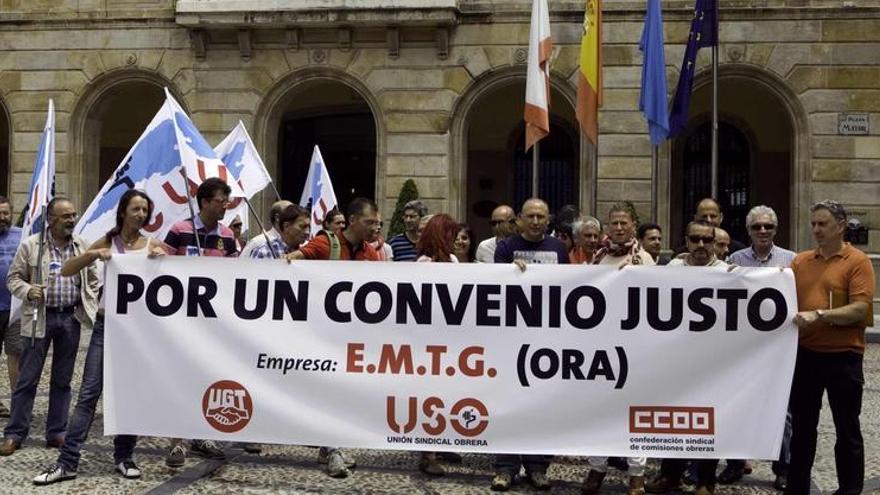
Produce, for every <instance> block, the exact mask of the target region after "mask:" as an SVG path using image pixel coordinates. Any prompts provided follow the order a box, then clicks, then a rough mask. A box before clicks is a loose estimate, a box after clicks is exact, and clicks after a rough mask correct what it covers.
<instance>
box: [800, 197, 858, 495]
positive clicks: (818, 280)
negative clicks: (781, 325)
mask: <svg viewBox="0 0 880 495" xmlns="http://www.w3.org/2000/svg"><path fill="white" fill-rule="evenodd" d="M810 225H811V227H812V232H813V238H814V239H815V240H816V249H813V250H810V251H804V252H802V253H799V254H798V255H797V257H795V259H794V261H792V262H791V269H792V271H794V280H795V285H796V287H797V298H798V311H799V312H798V314H797V315H795V318H794V323H795V324H796V325H797V326H798V350H797V360H796V361H795V367H794V378H793V381H792V385H791V399H790V400H791V402H790V405H791V423H792V431H793V432H792V437H791V467H790V469H789V473H788V488H787V489H786V490H785V493H786V494H791V495H801V494H804V495H806V494H809V493H810V472H811V470H812V468H813V461H814V458H815V457H816V438H817V432H816V428H817V426H818V424H819V411H820V410H821V408H822V395H823V394H824V392H825V391H826V390H827V391H828V405H829V406H830V408H831V415H832V416H833V417H834V430H835V433H836V435H837V438H836V441H835V445H834V461H835V465H836V466H837V483H838V488H837V491H836V492H834V493H837V494H839V495H850V494H858V493H862V489H863V488H864V481H865V445H864V440H863V439H862V429H861V425H860V423H859V416H860V415H861V412H862V392H863V389H864V386H865V375H864V370H863V356H864V353H865V327H866V326H870V325H871V324H872V323H873V322H872V321H871V320H873V318H872V316H873V311H872V308H871V301H872V300H873V299H874V289H875V287H874V269H873V267H872V266H871V260H870V259H868V256H867V255H866V254H865V253H863V252H861V251H859V250H858V249H856V248H854V247H852V246H851V245H850V244H849V243H848V242H844V240H843V234H844V232H845V231H846V210H845V209H844V208H843V205H841V204H840V203H838V202H836V201H830V200H826V201H822V202H820V203H816V204H815V205H813V206H812V208H810Z"/></svg>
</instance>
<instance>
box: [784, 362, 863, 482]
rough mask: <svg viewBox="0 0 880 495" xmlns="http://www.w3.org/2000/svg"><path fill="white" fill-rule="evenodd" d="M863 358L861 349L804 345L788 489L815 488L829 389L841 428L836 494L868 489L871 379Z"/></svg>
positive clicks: (795, 389)
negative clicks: (865, 432)
mask: <svg viewBox="0 0 880 495" xmlns="http://www.w3.org/2000/svg"><path fill="white" fill-rule="evenodd" d="M862 362H863V356H862V355H861V354H859V353H856V352H824V353H823V352H814V351H811V350H809V349H806V348H804V347H799V348H798V353H797V362H796V364H795V367H794V380H793V382H792V386H791V426H792V437H791V465H790V466H789V470H788V489H787V490H786V491H785V493H786V494H790V495H801V494H804V495H806V494H809V493H810V474H811V471H812V469H813V461H814V460H815V458H816V439H817V436H818V435H817V427H818V425H819V411H820V410H821V409H822V394H823V393H824V392H825V391H826V390H827V391H828V405H829V406H830V407H831V416H832V418H833V419H834V430H835V432H836V433H837V439H836V442H835V444H834V462H835V465H836V467H837V484H838V490H837V491H836V492H835V493H837V494H839V495H852V494H858V493H861V492H862V488H863V486H864V482H865V447H864V442H863V440H862V430H861V425H860V423H859V415H860V414H861V411H862V391H863V388H864V384H865V378H864V372H863V368H862Z"/></svg>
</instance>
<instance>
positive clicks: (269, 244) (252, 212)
mask: <svg viewBox="0 0 880 495" xmlns="http://www.w3.org/2000/svg"><path fill="white" fill-rule="evenodd" d="M242 199H244V204H246V205H247V207H248V210H250V212H251V214H252V215H253V216H254V219H255V220H256V221H257V225H258V226H259V227H260V232H262V233H263V237H265V238H266V245H268V246H269V251H270V252H271V253H272V257H273V258H275V259H278V253H276V252H275V246H273V245H272V239H269V234H268V233H267V232H266V228H265V227H264V226H263V221H262V220H260V216H259V215H257V212H256V211H255V210H254V207H253V205H251V202H250V201H249V200H248V199H247V197H243V198H242Z"/></svg>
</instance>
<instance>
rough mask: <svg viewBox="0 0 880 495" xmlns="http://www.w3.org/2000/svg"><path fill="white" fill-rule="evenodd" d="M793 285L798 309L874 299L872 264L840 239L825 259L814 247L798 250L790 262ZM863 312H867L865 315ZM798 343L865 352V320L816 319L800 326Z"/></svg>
mask: <svg viewBox="0 0 880 495" xmlns="http://www.w3.org/2000/svg"><path fill="white" fill-rule="evenodd" d="M791 269H792V270H793V271H794V280H795V285H796V287H797V298H798V310H800V311H812V310H816V309H834V308H833V307H832V306H833V304H832V301H837V302H838V304H837V305H838V307H839V306H840V305H846V304H851V303H854V302H858V301H861V302H866V303H868V311H871V301H872V300H873V299H874V268H873V267H872V266H871V260H870V259H868V256H867V255H866V254H865V253H863V252H861V251H859V250H858V249H856V248H854V247H852V246H851V245H850V244H849V243H844V245H843V247H842V248H841V249H840V251H838V252H837V253H835V254H834V255H833V256H831V257H830V258H828V259H825V258H824V257H823V256H822V254H821V253H820V252H819V250H818V249H815V250H812V251H804V252H802V253H798V255H797V257H795V259H794V261H792V263H791ZM866 316H867V315H866ZM799 337H800V339H799V343H800V345H802V346H804V347H806V348H807V349H810V350H811V351H816V352H846V351H854V352H858V353H860V354H861V353H864V352H865V324H864V323H863V322H859V323H857V324H855V325H847V326H840V325H831V324H828V323H825V322H822V321H817V322H815V323H813V324H811V325H809V326H806V327H803V328H801V329H800V334H799Z"/></svg>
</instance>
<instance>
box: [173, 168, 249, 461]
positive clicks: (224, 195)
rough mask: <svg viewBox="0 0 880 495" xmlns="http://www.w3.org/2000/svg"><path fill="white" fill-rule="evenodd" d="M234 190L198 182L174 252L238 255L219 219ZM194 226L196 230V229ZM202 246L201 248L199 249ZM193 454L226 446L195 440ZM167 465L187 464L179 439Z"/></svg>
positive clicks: (207, 454) (217, 453)
mask: <svg viewBox="0 0 880 495" xmlns="http://www.w3.org/2000/svg"><path fill="white" fill-rule="evenodd" d="M231 192H232V189H230V187H229V186H228V185H227V184H226V182H224V181H223V180H222V179H218V178H217V177H211V178H209V179H206V180H205V181H204V182H202V183H201V184H200V185H199V189H198V191H196V201H197V202H198V205H199V213H198V215H195V216H194V217H193V218H191V219H186V220H181V221H179V222H177V223H175V224H174V225H172V226H171V230H169V231H168V234H166V236H165V244H167V245H168V246H169V247H170V248H171V254H175V255H178V256H221V257H228V258H235V257H237V256H238V248H237V246H236V244H235V236H234V234H233V233H232V230H230V229H229V227H226V226H225V225H223V224H222V223H220V220H222V219H223V217H224V215H226V206H227V205H228V204H229V194H230V193H231ZM193 227H195V229H193ZM200 249H201V250H200ZM190 446H191V448H192V451H193V453H195V454H197V455H199V456H201V457H204V458H206V459H217V460H222V459H225V458H226V454H225V453H224V452H223V448H222V447H221V445H220V444H219V443H218V442H215V441H214V440H193V441H192V443H191V444H190ZM170 447H171V448H170V449H169V451H168V455H167V456H166V457H165V465H167V466H168V467H172V468H178V467H181V466H183V465H184V463H186V456H187V449H186V446H185V445H184V443H183V441H182V440H181V439H179V438H173V439H171V445H170Z"/></svg>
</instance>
